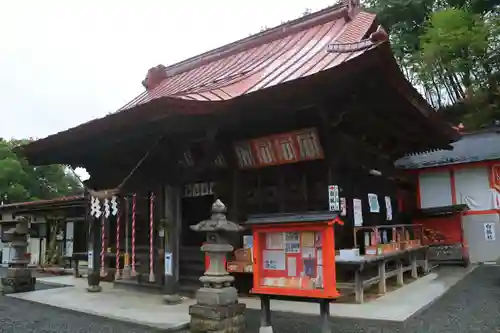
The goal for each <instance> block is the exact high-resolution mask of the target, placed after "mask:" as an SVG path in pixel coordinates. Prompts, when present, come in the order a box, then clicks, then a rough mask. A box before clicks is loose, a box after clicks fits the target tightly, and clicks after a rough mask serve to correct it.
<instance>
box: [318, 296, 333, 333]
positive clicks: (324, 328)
mask: <svg viewBox="0 0 500 333" xmlns="http://www.w3.org/2000/svg"><path fill="white" fill-rule="evenodd" d="M319 315H320V318H321V319H320V320H321V333H331V332H332V330H331V328H330V300H328V299H322V300H320V303H319Z"/></svg>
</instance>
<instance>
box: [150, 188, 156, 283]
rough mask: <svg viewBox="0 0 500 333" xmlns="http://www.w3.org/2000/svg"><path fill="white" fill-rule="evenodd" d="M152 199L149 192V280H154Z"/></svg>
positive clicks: (152, 196)
mask: <svg viewBox="0 0 500 333" xmlns="http://www.w3.org/2000/svg"><path fill="white" fill-rule="evenodd" d="M154 200H155V194H154V192H151V197H150V198H149V282H155V273H154V270H153V269H154V265H153V264H154V246H153V245H154V243H153V241H154V224H153V220H154V215H153V210H154Z"/></svg>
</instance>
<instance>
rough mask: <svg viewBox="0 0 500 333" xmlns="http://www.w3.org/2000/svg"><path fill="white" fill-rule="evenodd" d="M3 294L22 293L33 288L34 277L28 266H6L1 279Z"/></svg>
mask: <svg viewBox="0 0 500 333" xmlns="http://www.w3.org/2000/svg"><path fill="white" fill-rule="evenodd" d="M1 283H2V289H3V290H2V291H3V293H4V294H12V293H22V292H28V291H34V290H35V284H36V278H35V277H33V275H32V273H31V270H30V269H28V268H14V267H12V268H8V269H7V274H6V276H5V277H3V278H2V279H1Z"/></svg>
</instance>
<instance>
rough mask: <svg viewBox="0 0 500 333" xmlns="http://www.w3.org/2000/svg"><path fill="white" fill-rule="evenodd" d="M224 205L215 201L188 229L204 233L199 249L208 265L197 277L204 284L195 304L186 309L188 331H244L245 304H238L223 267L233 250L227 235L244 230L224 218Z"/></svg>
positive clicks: (197, 293) (231, 282) (236, 296)
mask: <svg viewBox="0 0 500 333" xmlns="http://www.w3.org/2000/svg"><path fill="white" fill-rule="evenodd" d="M226 211H227V210H226V206H225V205H224V204H223V203H222V202H221V201H220V200H217V201H215V203H214V204H213V205H212V216H211V217H210V219H209V220H204V221H201V222H199V223H198V224H196V225H193V226H191V229H192V230H193V231H196V232H205V233H207V240H206V243H205V244H204V245H203V246H202V247H201V250H202V251H203V252H204V253H205V254H206V255H207V256H208V258H209V260H210V263H209V267H208V269H207V271H206V272H205V274H204V275H203V276H202V277H200V281H201V283H202V284H203V287H201V288H200V289H199V290H198V291H197V292H196V304H195V305H191V306H190V307H189V314H190V315H191V326H190V327H191V332H192V333H204V332H213V331H216V332H232V333H240V332H245V304H240V303H238V293H237V291H236V288H234V287H233V281H234V277H233V276H231V275H229V273H228V272H227V271H226V267H225V264H224V262H225V259H226V255H227V254H228V253H230V252H232V251H233V247H232V246H231V245H230V244H229V243H228V239H227V236H228V234H229V233H231V232H240V231H241V230H243V227H241V226H240V225H238V224H237V223H235V222H231V221H228V220H227V218H226Z"/></svg>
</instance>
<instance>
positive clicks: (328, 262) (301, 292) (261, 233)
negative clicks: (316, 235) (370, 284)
mask: <svg viewBox="0 0 500 333" xmlns="http://www.w3.org/2000/svg"><path fill="white" fill-rule="evenodd" d="M335 223H338V224H341V225H343V222H342V221H341V220H339V219H335V220H333V221H324V222H310V223H289V224H283V223H280V224H267V225H252V232H253V239H254V241H253V250H254V251H253V255H254V260H253V261H254V264H253V289H252V291H251V292H252V293H254V294H265V295H277V296H295V297H305V298H320V299H336V298H338V297H340V294H339V292H338V291H337V283H336V272H335V235H334V232H335V231H334V224H335ZM275 232H321V233H322V247H321V248H322V254H323V255H322V259H323V289H299V288H289V287H269V286H263V285H262V284H261V279H262V278H264V277H265V276H264V274H265V272H264V269H263V251H264V249H265V245H264V244H265V234H266V233H275ZM268 272H269V271H268ZM267 276H269V275H266V277H267Z"/></svg>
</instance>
